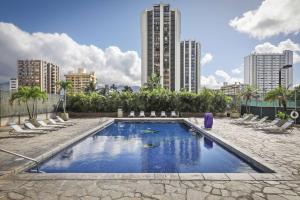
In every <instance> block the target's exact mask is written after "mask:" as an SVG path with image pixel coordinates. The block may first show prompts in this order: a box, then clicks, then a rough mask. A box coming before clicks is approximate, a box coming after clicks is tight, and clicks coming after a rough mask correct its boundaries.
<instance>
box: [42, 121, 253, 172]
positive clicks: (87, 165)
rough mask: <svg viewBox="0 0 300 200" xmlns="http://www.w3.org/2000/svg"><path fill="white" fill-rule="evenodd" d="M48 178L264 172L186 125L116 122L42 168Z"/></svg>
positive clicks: (53, 158)
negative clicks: (95, 174)
mask: <svg viewBox="0 0 300 200" xmlns="http://www.w3.org/2000/svg"><path fill="white" fill-rule="evenodd" d="M40 170H41V171H44V172H47V173H176V172H181V173H193V172H194V173H205V172H207V173H210V172H214V173H221V172H222V173H223V172H258V170H257V169H255V168H253V167H252V166H250V165H249V164H247V163H246V162H244V161H243V160H241V159H240V158H238V157H237V156H236V155H234V154H232V153H230V152H229V151H227V150H225V149H224V148H223V147H221V146H220V145H218V144H217V143H215V142H213V141H212V140H211V139H209V138H207V137H205V136H203V135H201V134H199V133H198V134H195V133H193V132H190V128H189V127H188V126H187V125H185V124H184V123H177V122H176V123H175V122H115V123H113V124H111V125H110V126H108V127H107V128H105V129H103V130H101V131H99V132H98V133H96V134H94V135H92V136H90V137H87V138H86V139H84V140H82V141H81V142H79V143H77V144H75V145H73V146H71V147H69V148H67V149H65V150H64V151H62V152H60V153H58V154H57V155H56V156H54V157H52V158H51V159H50V160H48V161H46V162H45V163H43V164H42V165H41V166H40Z"/></svg>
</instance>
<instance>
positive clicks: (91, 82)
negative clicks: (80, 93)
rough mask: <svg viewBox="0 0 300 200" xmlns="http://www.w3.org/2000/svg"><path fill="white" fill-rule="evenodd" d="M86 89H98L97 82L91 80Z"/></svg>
mask: <svg viewBox="0 0 300 200" xmlns="http://www.w3.org/2000/svg"><path fill="white" fill-rule="evenodd" d="M84 91H85V92H87V93H91V92H95V91H96V83H95V82H93V81H90V82H89V84H88V86H87V87H86V88H85V90H84Z"/></svg>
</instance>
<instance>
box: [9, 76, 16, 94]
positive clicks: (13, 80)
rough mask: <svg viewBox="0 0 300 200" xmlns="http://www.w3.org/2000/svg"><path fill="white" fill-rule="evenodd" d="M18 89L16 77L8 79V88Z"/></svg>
mask: <svg viewBox="0 0 300 200" xmlns="http://www.w3.org/2000/svg"><path fill="white" fill-rule="evenodd" d="M17 89H18V79H17V78H11V79H10V80H9V90H11V91H12V90H17Z"/></svg>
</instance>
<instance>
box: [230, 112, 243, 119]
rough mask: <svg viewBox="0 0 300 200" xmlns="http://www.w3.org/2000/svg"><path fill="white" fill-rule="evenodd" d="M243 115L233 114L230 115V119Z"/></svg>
mask: <svg viewBox="0 0 300 200" xmlns="http://www.w3.org/2000/svg"><path fill="white" fill-rule="evenodd" d="M240 116H241V115H240V113H238V112H232V113H230V117H231V118H239V117H240Z"/></svg>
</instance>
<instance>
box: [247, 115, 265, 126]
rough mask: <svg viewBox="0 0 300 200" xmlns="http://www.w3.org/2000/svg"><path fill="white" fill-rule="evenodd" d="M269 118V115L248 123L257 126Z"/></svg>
mask: <svg viewBox="0 0 300 200" xmlns="http://www.w3.org/2000/svg"><path fill="white" fill-rule="evenodd" d="M268 118H269V117H268V116H265V117H263V118H261V119H260V120H259V121H255V122H251V123H249V124H248V125H249V126H257V125H260V124H263V123H264V122H265V121H266V120H267V119H268Z"/></svg>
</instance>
